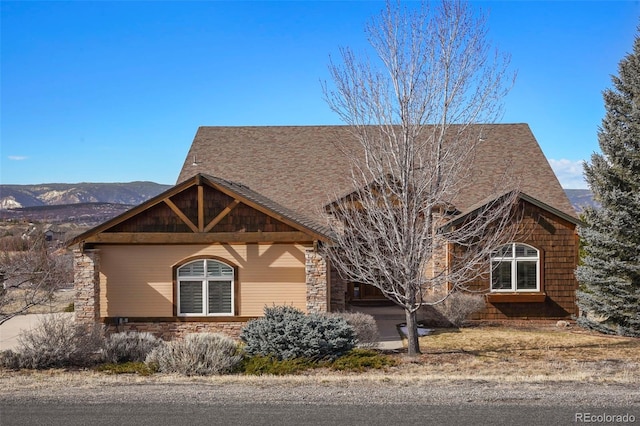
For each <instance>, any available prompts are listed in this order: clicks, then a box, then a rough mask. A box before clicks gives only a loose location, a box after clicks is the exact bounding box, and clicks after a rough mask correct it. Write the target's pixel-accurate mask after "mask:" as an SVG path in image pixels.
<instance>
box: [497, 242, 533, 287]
mask: <svg viewBox="0 0 640 426" xmlns="http://www.w3.org/2000/svg"><path fill="white" fill-rule="evenodd" d="M491 291H493V292H501V291H502V292H507V291H509V292H512V291H519V292H527V291H529V292H534V291H540V252H539V251H538V250H536V249H535V248H533V247H531V246H528V245H526V244H520V243H511V244H507V245H504V246H502V247H501V248H500V249H498V250H496V251H494V252H493V253H492V254H491Z"/></svg>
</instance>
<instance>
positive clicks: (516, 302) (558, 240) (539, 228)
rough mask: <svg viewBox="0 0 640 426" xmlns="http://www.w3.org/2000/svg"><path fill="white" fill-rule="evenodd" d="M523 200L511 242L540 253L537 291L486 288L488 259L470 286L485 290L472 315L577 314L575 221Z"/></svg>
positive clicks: (498, 317)
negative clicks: (479, 306)
mask: <svg viewBox="0 0 640 426" xmlns="http://www.w3.org/2000/svg"><path fill="white" fill-rule="evenodd" d="M522 203H524V206H525V208H524V217H523V219H522V222H521V224H520V229H521V230H520V232H519V233H518V235H517V236H516V238H514V242H518V243H524V244H528V245H530V246H532V247H534V248H535V249H537V250H538V251H539V253H540V292H532V293H526V292H518V293H495V292H489V288H490V285H489V262H487V270H486V274H485V277H484V278H483V279H480V280H477V281H476V282H474V283H472V285H471V286H470V287H471V289H473V290H476V291H483V292H487V294H486V296H485V297H486V298H487V304H486V308H485V309H484V310H483V311H481V312H480V313H478V314H477V315H475V317H474V319H479V320H507V319H561V318H562V319H567V318H571V317H575V316H577V315H578V308H577V306H576V304H575V292H576V290H577V288H578V283H577V280H576V278H575V276H574V273H573V271H574V270H575V268H576V266H577V263H578V237H577V235H576V232H575V228H576V224H575V223H573V222H570V221H568V220H566V219H564V218H562V217H558V216H557V215H555V214H553V213H551V212H549V211H547V210H545V209H543V208H540V207H538V206H535V205H532V204H530V203H527V202H524V201H523V202H522Z"/></svg>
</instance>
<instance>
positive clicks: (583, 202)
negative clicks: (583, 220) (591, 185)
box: [565, 189, 599, 213]
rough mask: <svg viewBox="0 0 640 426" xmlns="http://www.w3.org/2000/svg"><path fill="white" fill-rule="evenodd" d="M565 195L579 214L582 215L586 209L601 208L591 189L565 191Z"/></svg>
mask: <svg viewBox="0 0 640 426" xmlns="http://www.w3.org/2000/svg"><path fill="white" fill-rule="evenodd" d="M565 193H566V194H567V197H569V201H571V204H572V205H573V208H574V209H576V211H577V212H578V213H581V212H582V211H583V210H584V208H585V207H599V204H598V203H597V202H596V201H594V200H593V194H592V193H591V190H590V189H565Z"/></svg>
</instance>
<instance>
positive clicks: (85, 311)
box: [73, 250, 100, 327]
mask: <svg viewBox="0 0 640 426" xmlns="http://www.w3.org/2000/svg"><path fill="white" fill-rule="evenodd" d="M73 272H74V278H73V282H74V289H75V293H76V294H75V299H74V302H73V303H74V310H75V321H76V323H78V324H82V325H86V326H90V327H93V326H95V325H96V324H97V323H98V322H99V321H100V251H99V250H74V251H73Z"/></svg>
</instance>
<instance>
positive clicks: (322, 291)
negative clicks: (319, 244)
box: [304, 248, 328, 313]
mask: <svg viewBox="0 0 640 426" xmlns="http://www.w3.org/2000/svg"><path fill="white" fill-rule="evenodd" d="M304 257H305V274H306V277H307V278H306V282H307V312H309V313H312V312H327V308H328V307H327V284H328V282H327V261H326V260H325V259H324V257H322V255H320V253H318V251H317V250H314V249H312V248H308V249H306V250H305V253H304Z"/></svg>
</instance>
